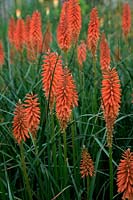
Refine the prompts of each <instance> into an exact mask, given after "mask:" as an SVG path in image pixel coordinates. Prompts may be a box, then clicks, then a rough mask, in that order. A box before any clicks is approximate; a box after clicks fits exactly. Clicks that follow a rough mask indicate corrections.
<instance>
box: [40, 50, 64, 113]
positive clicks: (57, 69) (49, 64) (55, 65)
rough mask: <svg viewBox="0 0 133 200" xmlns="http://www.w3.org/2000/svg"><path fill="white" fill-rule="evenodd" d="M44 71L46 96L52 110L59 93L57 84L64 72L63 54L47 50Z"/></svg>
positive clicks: (43, 81)
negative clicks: (59, 54)
mask: <svg viewBox="0 0 133 200" xmlns="http://www.w3.org/2000/svg"><path fill="white" fill-rule="evenodd" d="M43 62H44V64H43V69H42V70H43V71H42V83H43V90H44V92H45V96H46V98H47V99H48V100H49V105H50V110H52V108H53V105H54V101H55V98H56V94H57V91H56V89H57V85H58V84H59V79H60V76H61V74H62V73H63V72H62V60H61V56H58V54H57V53H55V52H49V51H48V52H47V54H46V55H45V56H44V61H43Z"/></svg>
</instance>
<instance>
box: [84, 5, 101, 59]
mask: <svg viewBox="0 0 133 200" xmlns="http://www.w3.org/2000/svg"><path fill="white" fill-rule="evenodd" d="M98 40H99V19H98V11H97V8H93V9H92V11H91V13H90V23H89V25H88V36H87V46H88V49H89V50H90V51H91V53H92V55H93V57H94V56H95V54H96V49H97V43H98Z"/></svg>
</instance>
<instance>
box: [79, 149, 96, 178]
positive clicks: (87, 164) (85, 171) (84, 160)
mask: <svg viewBox="0 0 133 200" xmlns="http://www.w3.org/2000/svg"><path fill="white" fill-rule="evenodd" d="M80 174H81V177H82V178H84V177H85V176H86V177H87V176H88V175H89V176H93V175H94V163H93V160H92V159H91V156H90V154H89V153H88V151H87V149H86V148H84V149H83V151H82V155H81V162H80Z"/></svg>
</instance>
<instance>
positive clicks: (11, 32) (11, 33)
mask: <svg viewBox="0 0 133 200" xmlns="http://www.w3.org/2000/svg"><path fill="white" fill-rule="evenodd" d="M15 29H16V22H15V19H14V18H13V17H11V18H10V20H9V24H8V39H9V42H10V44H14V32H15Z"/></svg>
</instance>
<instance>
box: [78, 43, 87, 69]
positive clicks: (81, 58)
mask: <svg viewBox="0 0 133 200" xmlns="http://www.w3.org/2000/svg"><path fill="white" fill-rule="evenodd" d="M77 57H78V63H79V65H80V66H82V65H83V62H85V60H86V44H85V42H84V41H82V42H81V44H80V45H79V46H78V48H77Z"/></svg>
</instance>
